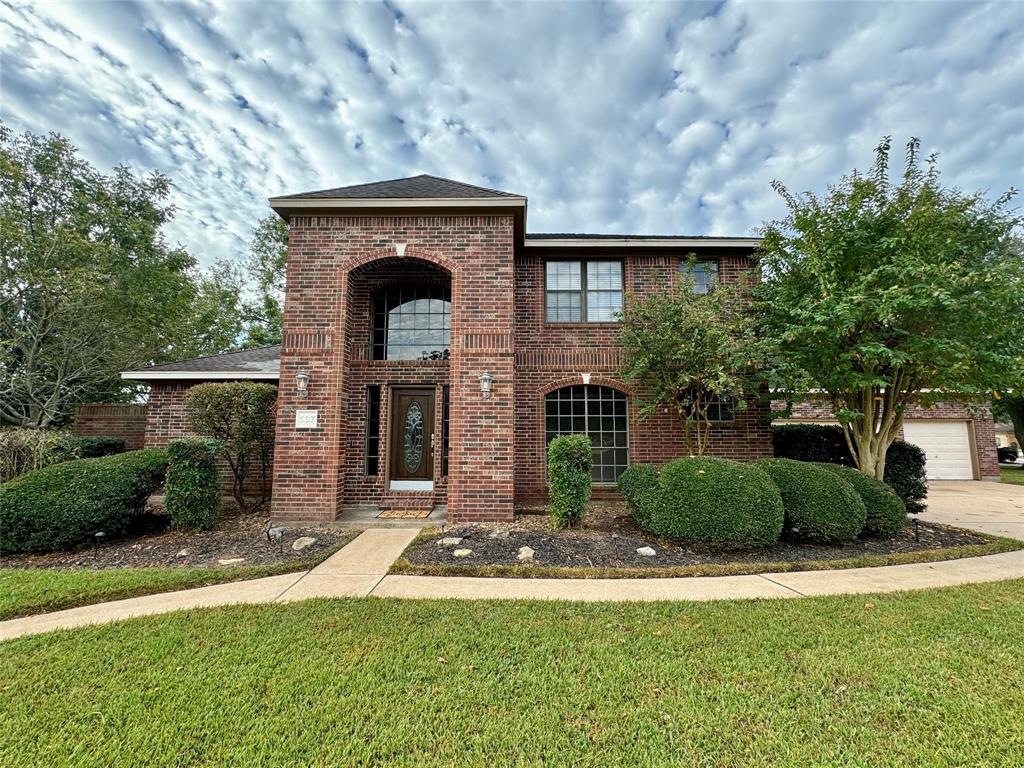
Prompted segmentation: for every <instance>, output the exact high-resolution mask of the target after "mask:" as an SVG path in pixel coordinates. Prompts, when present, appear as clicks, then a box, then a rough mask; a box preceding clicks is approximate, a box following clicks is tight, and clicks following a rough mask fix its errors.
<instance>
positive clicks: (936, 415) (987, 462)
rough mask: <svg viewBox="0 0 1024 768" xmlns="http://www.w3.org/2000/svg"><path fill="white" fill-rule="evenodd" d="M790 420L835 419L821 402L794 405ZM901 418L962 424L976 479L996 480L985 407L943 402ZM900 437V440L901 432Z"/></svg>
mask: <svg viewBox="0 0 1024 768" xmlns="http://www.w3.org/2000/svg"><path fill="white" fill-rule="evenodd" d="M772 405H773V407H774V408H776V409H777V410H780V411H781V410H782V409H783V408H784V407H785V403H783V402H782V401H776V402H774V403H773V404H772ZM791 418H792V419H793V420H796V421H829V420H832V419H834V418H835V417H834V416H833V415H832V408H831V407H830V406H829V405H828V404H827V403H825V402H824V401H821V400H816V401H809V402H805V403H794V405H793V413H792V416H791ZM904 418H905V419H938V420H943V421H961V422H966V423H967V426H968V434H969V437H970V441H971V449H972V452H973V454H974V455H973V456H972V461H973V462H974V465H975V468H976V471H977V477H976V479H986V480H987V479H995V480H998V479H999V457H998V455H997V453H996V433H995V420H994V419H993V418H992V411H991V410H990V409H989V407H988V405H986V404H983V403H966V402H957V401H953V400H943V401H941V402H938V403H934V404H933V405H927V406H918V405H914V406H911V407H910V408H908V409H907V413H906V415H905V416H904ZM900 437H901V438H902V437H903V433H902V431H901V432H900Z"/></svg>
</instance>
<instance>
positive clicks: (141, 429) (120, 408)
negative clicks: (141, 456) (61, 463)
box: [72, 403, 146, 451]
mask: <svg viewBox="0 0 1024 768" xmlns="http://www.w3.org/2000/svg"><path fill="white" fill-rule="evenodd" d="M72 433H73V434H75V435H80V436H82V437H121V438H124V444H125V447H126V448H127V449H128V450H129V451H134V450H137V449H139V448H142V447H143V445H144V444H145V441H146V406H145V405H121V404H118V405H105V404H101V403H88V404H83V405H78V406H75V425H74V428H73V429H72Z"/></svg>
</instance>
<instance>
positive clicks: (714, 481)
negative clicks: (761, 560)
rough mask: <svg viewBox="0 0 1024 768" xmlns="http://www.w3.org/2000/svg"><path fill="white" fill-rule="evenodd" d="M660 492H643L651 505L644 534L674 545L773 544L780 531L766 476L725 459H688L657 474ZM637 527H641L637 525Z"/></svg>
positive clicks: (778, 502) (776, 501)
mask: <svg viewBox="0 0 1024 768" xmlns="http://www.w3.org/2000/svg"><path fill="white" fill-rule="evenodd" d="M658 484H659V487H660V494H652V493H650V492H647V493H644V494H642V495H640V496H639V497H638V501H639V503H640V504H641V505H643V504H645V503H646V504H651V503H652V502H653V505H652V506H651V507H650V508H649V510H645V511H644V512H642V513H641V515H640V516H639V518H638V520H637V522H638V523H639V522H640V521H641V520H643V519H646V518H649V520H650V524H649V530H650V531H651V532H652V533H655V534H657V535H659V536H664V537H666V538H670V539H675V540H677V541H687V542H702V543H707V544H715V545H720V546H728V547H754V546H764V545H767V544H775V543H776V542H778V540H779V536H780V535H781V533H782V524H783V519H784V517H783V506H782V497H781V496H780V495H779V491H778V489H777V488H776V487H775V485H774V484H773V483H772V481H771V478H769V477H768V475H767V474H765V472H763V471H762V470H760V469H758V468H757V467H754V466H751V465H749V464H741V463H739V462H738V461H731V460H730V459H717V458H710V457H706V456H703V457H690V458H684V459H676V460H675V461H671V462H669V463H668V464H665V465H664V466H663V467H662V468H661V470H660V471H659V472H658ZM641 524H642V523H641Z"/></svg>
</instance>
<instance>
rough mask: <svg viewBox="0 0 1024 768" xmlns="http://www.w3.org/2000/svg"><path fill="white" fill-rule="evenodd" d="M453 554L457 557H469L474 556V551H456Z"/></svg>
mask: <svg viewBox="0 0 1024 768" xmlns="http://www.w3.org/2000/svg"><path fill="white" fill-rule="evenodd" d="M452 554H453V555H455V557H469V556H470V555H472V554H473V550H472V549H456V550H455V551H454V552H452Z"/></svg>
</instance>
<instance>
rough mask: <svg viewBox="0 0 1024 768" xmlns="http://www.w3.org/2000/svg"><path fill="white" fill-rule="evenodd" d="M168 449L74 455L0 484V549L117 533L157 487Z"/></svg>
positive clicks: (31, 548)
mask: <svg viewBox="0 0 1024 768" xmlns="http://www.w3.org/2000/svg"><path fill="white" fill-rule="evenodd" d="M166 469H167V452H166V451H164V450H161V449H158V448H149V449H146V450H142V451H129V452H128V453H120V454H117V455H115V456H101V457H99V458H95V459H76V460H74V461H66V462H63V463H61V464H54V465H52V466H49V467H45V468H43V469H39V470H36V471H34V472H29V473H27V474H24V475H22V476H21V477H18V478H15V479H14V480H11V481H10V482H8V483H4V484H3V485H0V551H3V552H49V551H51V550H55V549H70V548H72V547H74V546H76V545H78V544H82V543H84V542H87V541H90V540H92V539H93V536H94V535H95V534H96V533H97V532H98V531H103V532H104V533H106V534H107V536H116V535H118V534H121V533H124V532H125V530H127V528H128V525H129V523H130V521H131V518H132V517H134V516H136V515H139V514H141V513H142V511H143V508H144V506H145V503H146V498H147V497H148V496H149V495H150V494H151V493H152V492H153V491H154V490H156V488H158V487H159V486H160V483H161V481H162V480H163V476H164V472H165V471H166Z"/></svg>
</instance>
